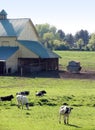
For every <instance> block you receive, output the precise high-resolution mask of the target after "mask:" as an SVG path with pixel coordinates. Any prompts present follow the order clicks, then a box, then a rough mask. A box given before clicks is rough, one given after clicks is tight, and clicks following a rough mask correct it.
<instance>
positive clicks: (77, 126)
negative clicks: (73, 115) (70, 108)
mask: <svg viewBox="0 0 95 130" xmlns="http://www.w3.org/2000/svg"><path fill="white" fill-rule="evenodd" d="M68 126H71V127H75V128H82V127H80V126H77V125H73V124H68Z"/></svg>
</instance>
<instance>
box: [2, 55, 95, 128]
mask: <svg viewBox="0 0 95 130" xmlns="http://www.w3.org/2000/svg"><path fill="white" fill-rule="evenodd" d="M57 53H58V54H60V55H61V56H62V58H61V61H60V62H61V63H62V64H63V66H65V64H67V62H68V61H69V60H71V59H74V60H77V59H78V58H79V57H77V55H78V56H79V53H78V54H75V55H76V58H74V57H72V55H71V54H69V53H73V55H74V52H57ZM63 53H64V54H63ZM75 53H76V52H75ZM80 53H81V54H80V55H82V52H80ZM65 54H66V55H67V54H68V57H67V56H66V55H65ZM83 54H84V55H85V54H86V55H85V56H84V55H83V57H89V56H88V55H89V53H86V52H85V53H84V52H83ZM90 55H91V53H90ZM93 55H94V53H92V56H91V57H92V58H93V59H94V57H93ZM65 57H67V58H65ZM70 57H71V58H70ZM91 57H90V58H91ZM64 59H65V60H64ZM81 59H82V56H81V58H80V59H78V60H80V61H82V60H81ZM87 59H89V58H87ZM87 59H86V60H87ZM86 60H85V62H83V65H84V63H85V65H86ZM89 60H90V61H92V62H91V63H93V64H94V62H95V60H94V61H93V60H92V59H89ZM87 62H88V60H87ZM85 68H86V66H85ZM43 89H45V90H46V91H47V94H46V95H45V96H43V97H40V98H39V97H36V96H35V92H36V91H39V90H43ZM24 90H29V91H30V95H29V96H28V98H29V103H30V104H31V106H30V109H29V110H26V108H25V107H24V109H23V110H22V109H18V108H17V106H16V97H15V98H14V99H13V101H12V104H11V103H10V102H0V130H95V123H94V120H95V80H92V79H88V80H87V79H60V78H49V77H48V78H44V77H42V78H41V77H38V78H37V77H35V78H31V77H18V76H0V96H4V95H5V96H6V95H9V94H13V95H14V96H16V92H19V91H24ZM64 102H66V103H68V104H69V105H70V106H72V107H73V108H74V109H73V110H72V113H71V115H70V124H69V125H64V124H63V122H62V123H61V124H59V122H58V117H59V116H58V111H59V107H60V106H61V105H62V104H63V103H64Z"/></svg>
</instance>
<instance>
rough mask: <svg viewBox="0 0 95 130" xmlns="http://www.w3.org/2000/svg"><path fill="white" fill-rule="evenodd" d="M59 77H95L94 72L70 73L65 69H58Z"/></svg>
mask: <svg viewBox="0 0 95 130" xmlns="http://www.w3.org/2000/svg"><path fill="white" fill-rule="evenodd" d="M59 75H60V78H71V79H95V72H80V73H70V72H67V71H59Z"/></svg>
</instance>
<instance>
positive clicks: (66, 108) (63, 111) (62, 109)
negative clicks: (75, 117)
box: [59, 105, 73, 124]
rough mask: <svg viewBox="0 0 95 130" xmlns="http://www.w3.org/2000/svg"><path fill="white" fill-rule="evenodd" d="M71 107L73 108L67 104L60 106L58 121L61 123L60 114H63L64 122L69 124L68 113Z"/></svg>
mask: <svg viewBox="0 0 95 130" xmlns="http://www.w3.org/2000/svg"><path fill="white" fill-rule="evenodd" d="M72 109H73V108H72V107H69V106H67V105H63V106H61V107H60V110H59V116H60V117H59V123H61V116H63V117H64V124H69V115H70V113H71V110H72Z"/></svg>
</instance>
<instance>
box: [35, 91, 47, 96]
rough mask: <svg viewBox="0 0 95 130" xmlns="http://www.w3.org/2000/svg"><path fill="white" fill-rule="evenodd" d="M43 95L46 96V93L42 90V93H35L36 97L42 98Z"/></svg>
mask: <svg viewBox="0 0 95 130" xmlns="http://www.w3.org/2000/svg"><path fill="white" fill-rule="evenodd" d="M44 94H46V91H45V90H42V91H39V92H37V93H36V96H39V97H40V96H44Z"/></svg>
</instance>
